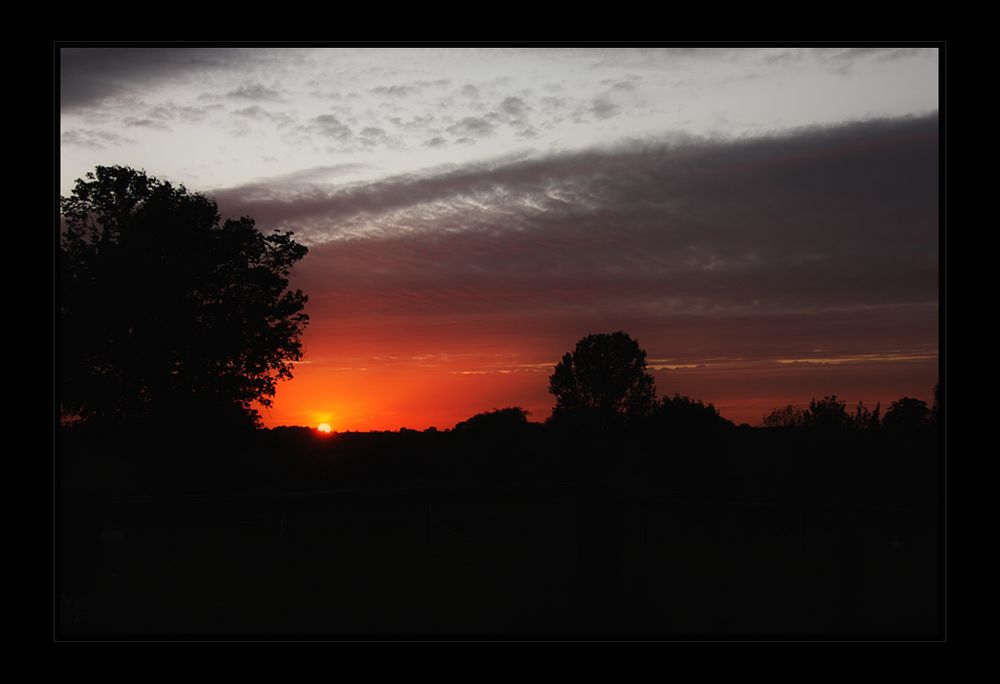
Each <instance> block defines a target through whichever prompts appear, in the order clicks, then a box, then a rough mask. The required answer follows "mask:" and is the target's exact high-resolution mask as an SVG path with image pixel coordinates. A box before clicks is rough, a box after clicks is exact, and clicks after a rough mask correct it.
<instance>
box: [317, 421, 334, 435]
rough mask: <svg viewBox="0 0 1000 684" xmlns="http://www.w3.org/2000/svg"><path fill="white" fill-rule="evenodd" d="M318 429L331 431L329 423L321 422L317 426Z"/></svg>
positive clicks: (326, 431)
mask: <svg viewBox="0 0 1000 684" xmlns="http://www.w3.org/2000/svg"><path fill="white" fill-rule="evenodd" d="M316 429H317V430H319V431H320V432H325V433H329V432H330V431H331V429H330V424H329V423H320V424H319V425H317V426H316Z"/></svg>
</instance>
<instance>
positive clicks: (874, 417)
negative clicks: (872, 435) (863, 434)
mask: <svg viewBox="0 0 1000 684" xmlns="http://www.w3.org/2000/svg"><path fill="white" fill-rule="evenodd" d="M881 412H882V404H881V403H879V404H875V408H874V409H873V410H868V408H867V407H866V406H865V405H864V403H863V402H860V401H859V402H858V407H857V409H855V411H854V417H853V418H852V419H851V426H852V427H853V428H854V429H855V430H877V429H878V427H879V423H880V418H879V414H880V413H881Z"/></svg>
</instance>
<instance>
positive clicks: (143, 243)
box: [59, 166, 308, 420]
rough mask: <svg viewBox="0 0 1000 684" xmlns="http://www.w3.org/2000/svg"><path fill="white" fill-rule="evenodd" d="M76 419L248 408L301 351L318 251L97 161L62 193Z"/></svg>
mask: <svg viewBox="0 0 1000 684" xmlns="http://www.w3.org/2000/svg"><path fill="white" fill-rule="evenodd" d="M61 210H62V231H61V239H60V250H59V272H60V289H59V326H60V327H59V333H60V339H59V342H60V354H59V359H60V367H59V376H60V390H61V392H60V403H61V411H62V415H63V417H64V418H67V417H74V418H82V419H91V418H94V417H99V418H105V419H117V420H141V419H143V418H146V417H150V416H153V415H164V414H169V415H172V416H178V415H200V416H202V417H204V416H206V415H221V414H226V413H228V414H229V415H230V416H232V415H236V416H245V417H248V418H250V419H253V420H256V418H257V414H256V411H254V409H253V408H252V405H253V402H259V403H260V404H262V405H265V406H268V405H270V401H271V397H272V396H273V395H274V393H275V388H276V384H277V382H278V380H280V379H287V378H290V377H291V375H292V365H291V364H292V362H293V361H296V360H298V359H300V358H301V353H302V352H301V349H302V346H301V340H300V336H301V333H302V331H303V329H304V327H305V325H306V323H307V322H308V317H307V316H306V314H305V313H303V307H304V304H305V302H306V296H305V295H304V294H303V293H302V292H301V291H299V290H289V289H288V278H287V276H288V274H289V271H290V269H291V267H292V266H293V264H295V263H296V262H297V261H299V260H300V259H301V258H302V257H303V256H304V255H305V254H306V248H305V247H304V246H302V245H299V244H297V243H296V242H295V241H294V240H292V237H291V235H292V234H291V233H280V232H274V233H272V234H270V235H263V234H261V233H260V232H259V231H258V230H257V229H256V228H255V226H254V221H253V220H252V219H251V218H248V217H242V218H239V219H235V220H227V221H225V222H224V223H223V222H220V221H221V219H220V216H219V212H218V208H217V206H216V204H215V202H214V201H213V200H212V199H210V198H207V197H205V196H203V195H200V194H196V193H192V192H189V191H188V190H187V189H186V188H185V187H184V186H183V185H181V186H174V185H171V184H170V183H167V182H163V181H160V180H157V179H155V178H152V177H150V176H147V175H146V173H145V172H143V171H136V170H134V169H130V168H127V167H121V166H113V167H97V169H96V171H95V172H94V173H88V174H87V176H86V179H81V180H78V181H77V182H76V186H75V187H74V189H73V192H72V195H71V196H70V197H63V198H62V199H61Z"/></svg>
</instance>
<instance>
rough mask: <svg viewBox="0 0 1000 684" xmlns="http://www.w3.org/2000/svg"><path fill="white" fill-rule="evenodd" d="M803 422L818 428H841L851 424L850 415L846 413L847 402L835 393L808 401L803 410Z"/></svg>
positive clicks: (807, 425)
mask: <svg viewBox="0 0 1000 684" xmlns="http://www.w3.org/2000/svg"><path fill="white" fill-rule="evenodd" d="M802 420H803V424H804V425H805V426H806V427H810V428H817V429H820V430H842V429H845V428H848V427H850V426H851V416H850V414H848V413H847V402H845V401H841V400H838V399H837V395H833V396H829V397H823V398H822V399H821V400H819V401H816V400H815V399H813V400H812V401H810V402H809V408H808V409H806V410H805V411H804V412H803V415H802Z"/></svg>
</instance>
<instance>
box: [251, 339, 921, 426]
mask: <svg viewBox="0 0 1000 684" xmlns="http://www.w3.org/2000/svg"><path fill="white" fill-rule="evenodd" d="M473 330H474V329H473ZM317 332H319V331H317ZM358 332H359V333H360V332H361V331H358ZM399 333H400V334H397V335H391V334H386V332H385V331H382V330H378V331H373V334H372V336H371V339H373V340H378V341H379V344H376V343H374V342H368V343H362V341H361V340H358V339H351V337H352V336H350V335H346V334H342V335H341V336H339V337H338V336H331V338H332V339H329V338H328V339H327V340H323V339H321V338H320V337H319V336H318V335H308V334H307V338H306V341H307V343H308V344H307V350H306V351H307V354H306V357H305V358H304V359H303V362H302V363H298V364H296V366H295V369H294V378H293V379H292V380H291V381H288V382H283V383H280V384H279V385H278V391H277V394H276V396H275V397H274V404H273V406H272V407H271V408H270V409H267V408H261V409H260V413H261V417H262V419H263V423H264V425H265V426H266V427H278V426H282V425H289V426H296V425H297V426H320V425H322V424H324V423H325V424H327V425H334V424H335V425H336V426H337V430H338V431H340V432H350V431H358V432H366V431H379V430H392V431H395V430H399V429H400V428H403V427H405V428H410V429H415V430H425V429H427V428H429V427H435V428H437V429H440V430H444V429H450V428H452V427H454V426H455V424H456V423H459V422H461V421H463V420H466V419H467V418H470V417H471V416H473V415H475V414H477V413H481V412H484V411H490V410H492V409H495V408H504V407H508V406H520V407H522V408H524V409H525V410H527V411H528V412H529V420H532V421H537V422H542V421H544V420H545V419H546V418H548V416H549V415H550V414H551V411H552V407H553V406H554V404H555V400H554V397H552V396H551V395H550V394H549V393H548V380H549V376H550V375H551V373H552V371H553V368H554V366H555V363H556V362H557V360H558V358H559V357H560V356H561V355H562V354H563V353H565V352H566V351H569V350H571V349H572V347H573V344H574V343H575V340H576V339H578V338H579V336H582V335H577V334H576V333H575V332H574V333H572V334H570V335H564V336H563V339H560V340H555V341H552V340H544V339H539V338H538V337H537V336H536V337H535V338H532V337H530V336H526V337H525V338H524V339H522V340H511V339H509V338H508V339H506V340H499V339H497V338H496V337H493V336H490V337H489V340H488V341H487V340H485V339H481V338H479V336H478V335H476V334H475V332H473V331H470V332H467V333H466V335H467V336H468V337H467V338H466V339H465V340H458V339H456V336H454V335H447V334H445V335H443V339H442V340H440V341H438V340H433V339H427V338H426V337H424V335H425V334H426V329H423V330H421V331H419V332H412V331H399ZM636 337H637V339H638V340H639V341H640V343H642V344H643V345H644V346H645V345H649V347H653V344H652V342H653V341H654V340H653V339H651V338H652V336H651V335H648V334H647V335H645V336H644V335H641V334H638V335H636ZM647 340H649V341H647ZM434 342H437V349H438V351H430V350H432V349H434ZM460 342H466V343H467V344H460ZM518 342H521V346H517V343H518ZM654 349H655V347H654ZM468 350H475V351H468ZM647 350H648V347H647ZM787 358H788V357H787V356H775V357H773V358H768V359H762V360H756V361H753V360H746V359H732V360H725V359H723V360H716V359H712V360H709V361H705V360H704V359H697V358H693V359H692V358H687V357H681V356H680V355H678V357H677V358H673V357H671V358H664V357H661V356H658V355H657V354H654V353H649V356H648V365H649V368H650V371H651V372H652V374H653V376H654V377H655V379H656V388H657V395H658V396H660V397H668V396H673V395H674V394H675V393H677V394H682V395H686V396H690V397H692V398H695V399H700V400H702V401H704V402H705V403H706V404H708V403H712V404H714V405H715V407H716V408H717V409H718V410H719V412H720V413H721V414H722V416H723V417H724V418H727V419H729V420H731V421H733V422H734V423H736V424H740V423H748V424H750V425H759V424H760V421H761V419H762V418H763V416H765V415H766V414H767V413H769V412H770V411H771V410H772V409H774V408H777V407H780V406H784V405H787V404H793V405H796V406H799V407H804V406H807V405H808V403H809V400H810V399H811V398H814V397H815V398H817V399H819V398H822V397H823V396H827V395H833V394H836V395H837V396H838V398H840V399H842V400H845V401H846V402H847V404H848V409H849V410H851V411H852V412H853V410H854V407H855V406H856V405H857V403H858V401H863V402H864V403H865V405H866V406H868V407H870V408H873V407H874V406H875V404H876V403H881V405H882V410H883V412H884V411H885V409H886V408H888V405H889V404H890V403H891V402H892V401H895V400H896V399H899V398H900V397H902V396H911V397H916V398H919V399H923V400H925V401H926V402H927V403H928V405H930V404H931V403H932V401H933V395H932V391H933V387H934V384H935V383H936V382H937V377H938V371H937V354H936V350H929V351H928V353H921V354H915V353H908V354H901V355H899V357H898V358H891V359H887V358H885V357H884V356H877V357H874V358H870V359H869V358H862V357H859V358H847V357H845V359H844V360H843V362H841V363H837V364H830V363H829V362H828V358H827V357H826V356H824V357H823V358H822V359H820V361H821V362H818V363H787V362H785V361H786V360H787ZM317 429H319V428H318V427H317ZM331 429H332V428H331Z"/></svg>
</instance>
